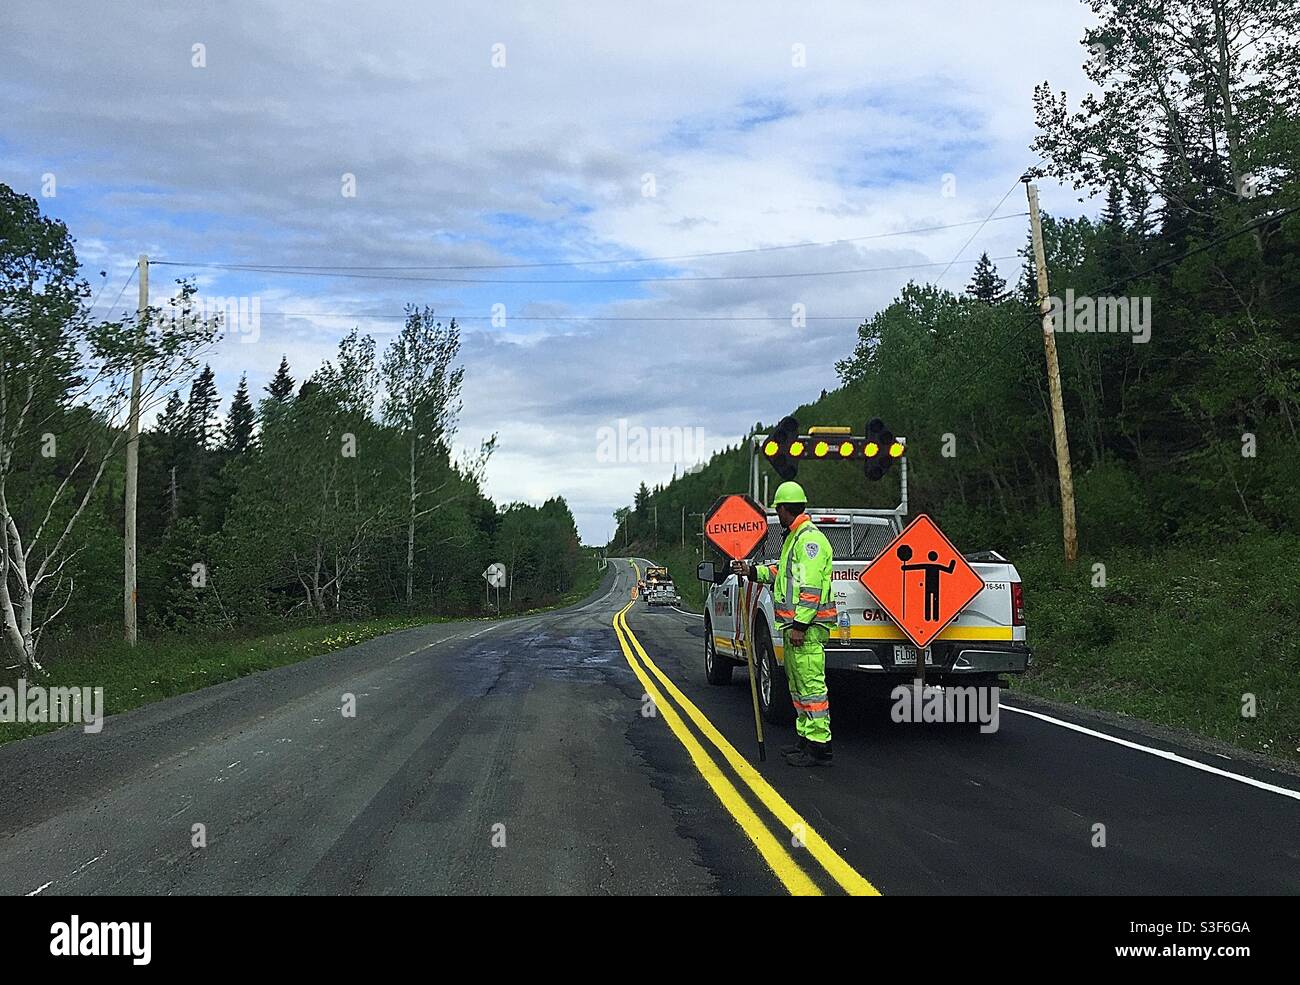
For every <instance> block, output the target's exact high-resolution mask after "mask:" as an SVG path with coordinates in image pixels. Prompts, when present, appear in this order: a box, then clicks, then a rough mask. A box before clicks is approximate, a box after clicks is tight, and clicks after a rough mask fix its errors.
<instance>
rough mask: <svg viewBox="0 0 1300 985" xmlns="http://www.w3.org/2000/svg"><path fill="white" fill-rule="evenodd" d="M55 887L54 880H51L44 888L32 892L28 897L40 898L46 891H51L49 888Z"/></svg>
mask: <svg viewBox="0 0 1300 985" xmlns="http://www.w3.org/2000/svg"><path fill="white" fill-rule="evenodd" d="M53 885H54V880H53V879H51V880H50V881H49V882H47V883H46V884H45V885H44V886H40V887H39V888H37V889H33V890H32V891H31V892H30V893H28V894H27V895H28V896H39V895H40V894H41V893H43V892H45V890H47V889H49V888H50V887H51V886H53Z"/></svg>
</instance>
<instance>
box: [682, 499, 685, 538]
mask: <svg viewBox="0 0 1300 985" xmlns="http://www.w3.org/2000/svg"><path fill="white" fill-rule="evenodd" d="M685 546H686V507H685V505H683V506H682V547H685Z"/></svg>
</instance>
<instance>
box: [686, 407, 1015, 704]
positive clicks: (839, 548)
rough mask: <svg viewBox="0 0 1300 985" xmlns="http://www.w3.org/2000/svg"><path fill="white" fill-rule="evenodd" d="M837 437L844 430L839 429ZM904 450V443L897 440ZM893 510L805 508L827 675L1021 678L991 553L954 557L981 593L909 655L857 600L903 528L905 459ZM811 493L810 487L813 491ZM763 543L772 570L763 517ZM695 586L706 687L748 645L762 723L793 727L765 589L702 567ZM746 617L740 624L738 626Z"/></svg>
mask: <svg viewBox="0 0 1300 985" xmlns="http://www.w3.org/2000/svg"><path fill="white" fill-rule="evenodd" d="M845 430H847V429H845ZM767 438H768V436H767V435H756V436H755V437H754V439H753V444H752V446H751V469H750V495H751V497H752V498H753V499H754V500H755V502H761V499H760V497H759V482H758V454H757V451H758V449H759V448H760V447H761V446H762V444H763V443H764V442H765V441H767ZM898 440H899V441H901V442H903V443H904V446H905V439H901V438H900V439H898ZM899 467H900V479H901V484H902V498H901V502H900V503H899V505H898V506H897V507H895V508H894V509H883V510H869V509H823V508H818V507H814V506H809V507H808V515H809V517H810V519H811V520H812V522H813V523H814V524H816V526H817V528H818V529H819V530H821V532H822V533H823V534H825V535H826V538H827V540H829V541H830V543H831V550H832V551H833V553H834V558H835V560H834V565H833V568H832V576H831V578H832V585H833V588H834V592H835V604H836V608H837V610H838V625H837V626H836V627H835V628H834V629H832V630H831V638H830V640H829V641H828V642H827V644H826V669H827V670H828V671H853V672H855V673H857V674H862V675H865V676H867V677H870V678H873V679H875V680H878V681H879V682H880V683H881V684H882V685H884V688H885V690H888V689H891V688H893V687H895V686H896V685H898V684H906V683H908V682H910V681H911V680H912V678H913V677H914V676H915V675H916V662H917V660H918V659H923V660H924V661H925V668H926V670H925V678H926V681H927V683H931V684H940V685H943V684H973V685H990V684H997V683H998V681H999V677H1000V675H1002V674H1023V673H1024V672H1025V670H1026V669H1027V668H1028V666H1029V664H1030V662H1031V660H1032V653H1031V651H1030V648H1029V646H1028V644H1027V643H1026V642H1025V610H1024V595H1023V590H1022V586H1021V582H1020V574H1019V572H1017V571H1016V568H1015V565H1013V564H1012V563H1011V562H1010V561H1008V560H1007V559H1006V558H1004V557H1003V556H1002V555H1000V554H998V553H997V552H995V551H980V552H977V553H972V554H965V555H963V556H964V557H965V558H966V560H967V561H968V562H969V563H970V565H971V567H973V568H974V569H975V571H976V572H977V573H978V574H979V576H980V577H981V578H983V579H984V589H983V590H982V591H981V592H980V593H979V594H978V595H977V596H976V597H975V598H974V599H973V600H972V601H971V602H970V603H969V604H968V605H967V606H966V607H965V608H964V609H962V610H961V612H960V613H959V614H958V615H957V617H956V618H955V619H954V620H953V621H952V622H951V623H950V624H949V625H948V626H947V627H946V628H945V629H944V630H943V631H942V632H941V633H939V635H938V636H937V637H936V638H935V640H934V642H933V643H931V644H930V645H929V646H928V647H926V649H925V652H924V654H918V653H917V651H916V648H915V647H914V646H912V644H911V643H910V642H909V641H908V639H907V637H906V636H905V635H904V633H903V631H902V630H901V629H899V627H898V626H897V625H896V624H895V623H894V622H893V621H892V620H891V619H890V618H889V616H887V615H886V614H885V612H884V610H883V609H882V608H881V607H880V605H879V604H878V603H877V602H876V600H875V599H873V598H872V597H871V595H870V594H869V593H868V592H867V590H866V588H865V587H863V585H862V583H861V582H860V581H859V580H858V576H859V575H860V574H861V573H862V571H863V569H864V568H866V566H867V564H868V563H869V562H871V561H872V560H873V559H874V558H875V557H876V555H877V554H879V553H880V552H881V551H882V550H884V549H885V548H886V547H887V546H888V545H889V543H890V542H891V541H892V540H893V539H894V537H895V536H897V535H898V533H899V532H900V531H901V530H902V528H903V517H905V516H906V515H907V458H906V456H905V455H904V456H903V457H901V458H900V459H899ZM814 488H815V487H814ZM767 522H768V533H767V537H766V538H765V539H764V540H763V541H761V542H760V543H759V546H758V547H757V548H755V549H754V551H753V552H752V555H751V556H752V559H753V560H756V561H759V562H766V563H775V562H776V559H777V558H778V557H779V556H780V553H781V544H782V540H783V538H784V531H782V529H781V525H780V523H778V522H777V519H776V514H775V513H770V512H769V513H768V519H767ZM698 574H699V577H700V580H701V581H703V582H705V583H707V585H708V588H707V590H706V597H705V603H704V671H705V675H706V676H707V678H708V681H709V683H710V684H729V683H730V682H731V672H732V670H733V669H734V668H736V667H738V666H739V667H743V666H744V665H745V662H746V660H747V656H746V654H747V653H748V643H749V640H750V639H751V638H752V640H753V650H754V654H755V671H756V675H757V679H758V698H759V705H760V707H761V709H762V712H763V716H764V718H766V719H767V720H768V721H769V722H772V723H773V724H777V725H783V724H789V723H790V722H791V721H793V719H794V708H793V706H792V705H791V703H790V698H789V689H788V688H787V686H786V678H785V669H784V668H785V661H784V655H783V652H782V646H781V632H780V626H779V625H778V623H777V621H776V618H775V616H774V615H773V612H772V593H771V591H770V589H769V588H768V586H766V585H760V584H757V583H754V582H748V581H742V580H741V579H739V578H737V576H736V575H733V574H730V572H729V567H728V566H727V564H726V563H725V562H713V561H704V562H702V563H701V564H700V566H699V572H698ZM744 613H749V620H748V624H746V620H745V619H744V618H743V615H744Z"/></svg>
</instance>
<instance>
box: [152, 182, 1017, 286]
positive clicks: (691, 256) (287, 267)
mask: <svg viewBox="0 0 1300 985" xmlns="http://www.w3.org/2000/svg"><path fill="white" fill-rule="evenodd" d="M1003 201H1006V198H1005V197H1004V198H1003ZM999 204H1001V203H999ZM994 211H995V212H996V211H997V210H996V209H994ZM1028 214H1029V213H1027V212H1014V213H1011V214H1009V215H1000V216H997V217H994V216H992V215H989V216H987V217H986V218H984V219H982V220H981V219H969V220H967V221H965V222H952V223H948V224H947V225H942V226H923V227H920V228H917V229H899V230H895V231H893V232H887V233H872V234H870V235H867V236H850V237H846V238H844V239H831V240H823V241H820V242H813V243H785V244H781V245H778V246H755V247H751V248H749V249H744V250H710V251H706V252H703V253H677V254H672V255H667V256H641V257H622V258H619V257H610V258H608V259H602V260H550V261H537V262H530V263H462V264H444V265H424V264H391V265H374V266H372V265H364V264H305V263H218V262H194V263H188V262H185V261H181V260H152V261H150V262H151V263H154V264H165V265H167V266H173V267H204V268H213V269H218V270H247V271H268V272H270V271H277V272H286V271H291V270H293V271H297V270H302V271H328V270H354V271H355V270H359V271H373V270H522V269H535V268H542V267H585V266H593V265H607V264H608V265H614V264H622V263H665V262H668V261H671V260H701V259H706V258H708V257H726V256H744V255H748V254H753V253H771V252H775V251H777V250H801V249H810V248H813V247H820V246H838V245H840V244H843V243H865V242H867V241H869V240H876V239H888V238H890V237H894V236H911V235H917V234H920V233H933V232H939V231H941V230H944V229H960V228H962V227H963V226H973V225H976V224H977V223H978V224H979V226H980V228H981V229H982V228H983V227H984V226H986V225H988V223H990V222H1001V221H1002V220H1004V219H1018V218H1021V217H1023V216H1026V215H1028ZM976 232H978V230H977V231H976ZM972 238H973V237H972ZM969 245H970V240H967V246H969ZM963 249H965V247H963Z"/></svg>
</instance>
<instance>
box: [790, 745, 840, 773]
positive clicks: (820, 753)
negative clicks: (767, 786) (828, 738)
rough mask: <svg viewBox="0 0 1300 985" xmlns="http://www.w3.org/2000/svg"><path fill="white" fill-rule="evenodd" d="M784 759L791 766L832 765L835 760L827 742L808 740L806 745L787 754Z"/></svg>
mask: <svg viewBox="0 0 1300 985" xmlns="http://www.w3.org/2000/svg"><path fill="white" fill-rule="evenodd" d="M785 761H786V762H787V763H788V764H789V765H791V766H800V767H811V766H834V765H835V761H834V757H833V754H832V752H831V744H830V743H829V742H809V743H808V745H807V747H806V748H804V749H802V750H800V751H799V752H797V753H795V754H794V755H791V756H787V757H786V758H785Z"/></svg>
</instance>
